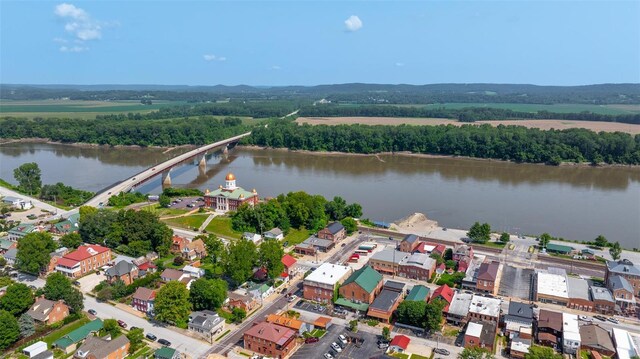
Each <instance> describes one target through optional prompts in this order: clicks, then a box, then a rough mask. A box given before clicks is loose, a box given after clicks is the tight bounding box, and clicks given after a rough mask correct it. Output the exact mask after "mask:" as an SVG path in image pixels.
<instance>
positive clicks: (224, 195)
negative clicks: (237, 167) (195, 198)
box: [204, 173, 258, 213]
mask: <svg viewBox="0 0 640 359" xmlns="http://www.w3.org/2000/svg"><path fill="white" fill-rule="evenodd" d="M243 203H248V204H249V205H251V206H253V205H256V204H258V192H256V190H255V189H253V190H252V191H251V192H249V191H247V190H245V189H244V188H242V187H238V186H237V185H236V176H234V174H233V173H228V174H227V176H226V177H225V178H224V187H223V186H220V187H219V188H218V189H216V190H215V191H209V190H207V191H206V192H205V194H204V204H205V206H207V207H209V208H213V209H214V210H216V211H218V212H223V213H226V212H229V211H235V210H237V209H238V207H240V205H242V204H243Z"/></svg>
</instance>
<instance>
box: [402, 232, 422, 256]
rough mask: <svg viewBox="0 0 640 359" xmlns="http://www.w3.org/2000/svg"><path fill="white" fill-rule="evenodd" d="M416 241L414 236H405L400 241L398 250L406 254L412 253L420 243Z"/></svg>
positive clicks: (416, 238)
mask: <svg viewBox="0 0 640 359" xmlns="http://www.w3.org/2000/svg"><path fill="white" fill-rule="evenodd" d="M418 239H419V238H418V236H417V235H415V234H407V235H406V236H404V238H403V239H402V242H400V250H401V251H402V252H406V253H413V251H415V250H416V248H417V247H418V245H419V244H420V243H421V242H420V241H419V240H418Z"/></svg>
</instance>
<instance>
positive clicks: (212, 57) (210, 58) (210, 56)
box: [202, 54, 227, 61]
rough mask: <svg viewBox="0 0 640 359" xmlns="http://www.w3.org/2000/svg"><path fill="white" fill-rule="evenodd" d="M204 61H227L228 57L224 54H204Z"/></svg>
mask: <svg viewBox="0 0 640 359" xmlns="http://www.w3.org/2000/svg"><path fill="white" fill-rule="evenodd" d="M202 58H203V59H204V61H227V58H226V57H224V56H216V55H213V54H204V55H202Z"/></svg>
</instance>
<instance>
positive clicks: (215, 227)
mask: <svg viewBox="0 0 640 359" xmlns="http://www.w3.org/2000/svg"><path fill="white" fill-rule="evenodd" d="M205 230H206V231H207V233H213V234H215V235H219V236H221V237H226V238H235V239H240V237H242V233H240V232H236V231H234V230H233V229H231V218H229V217H216V218H214V219H213V220H211V223H209V225H208V226H207V228H205Z"/></svg>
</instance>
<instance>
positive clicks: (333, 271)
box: [303, 263, 351, 303]
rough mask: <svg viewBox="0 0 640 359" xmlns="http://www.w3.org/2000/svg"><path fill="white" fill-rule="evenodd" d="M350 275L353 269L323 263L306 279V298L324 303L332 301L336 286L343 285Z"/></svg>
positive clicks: (304, 283)
mask: <svg viewBox="0 0 640 359" xmlns="http://www.w3.org/2000/svg"><path fill="white" fill-rule="evenodd" d="M349 274H351V267H347V266H341V265H339V264H333V263H323V264H322V265H320V266H319V267H318V268H316V269H315V270H314V271H313V272H311V274H309V275H308V276H307V277H306V278H305V279H304V282H303V285H304V298H305V299H308V300H315V301H318V302H323V303H327V302H329V301H331V300H332V299H333V293H334V290H335V287H336V285H337V284H339V283H342V282H343V281H344V280H345V279H346V278H347V277H348V276H349Z"/></svg>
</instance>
